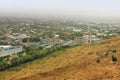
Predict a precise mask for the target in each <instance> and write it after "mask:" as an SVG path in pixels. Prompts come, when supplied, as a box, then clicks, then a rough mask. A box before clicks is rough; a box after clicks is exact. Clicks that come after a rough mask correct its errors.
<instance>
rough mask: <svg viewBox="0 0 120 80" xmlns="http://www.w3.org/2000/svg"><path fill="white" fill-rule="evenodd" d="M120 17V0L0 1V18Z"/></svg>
mask: <svg viewBox="0 0 120 80" xmlns="http://www.w3.org/2000/svg"><path fill="white" fill-rule="evenodd" d="M43 15H49V16H50V15H52V16H53V15H57V16H60V15H61V16H62V15H65V16H66V15H68V16H100V17H101V16H103V17H109V16H111V17H120V0H0V16H43Z"/></svg>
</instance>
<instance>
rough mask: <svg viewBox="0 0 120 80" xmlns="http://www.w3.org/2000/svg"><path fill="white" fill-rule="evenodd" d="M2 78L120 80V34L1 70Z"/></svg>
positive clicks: (7, 79)
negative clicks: (102, 41)
mask: <svg viewBox="0 0 120 80" xmlns="http://www.w3.org/2000/svg"><path fill="white" fill-rule="evenodd" d="M112 55H114V56H115V58H116V59H117V61H112V59H111V58H112V57H111V56H112ZM0 80H120V38H119V37H118V38H113V39H110V40H107V41H106V42H105V43H102V44H96V45H87V46H77V47H73V48H69V49H65V50H61V51H57V52H55V53H53V54H52V55H51V56H49V57H46V58H44V59H39V60H35V61H33V62H29V63H26V64H23V65H20V66H18V67H14V68H11V69H8V70H5V71H2V72H0Z"/></svg>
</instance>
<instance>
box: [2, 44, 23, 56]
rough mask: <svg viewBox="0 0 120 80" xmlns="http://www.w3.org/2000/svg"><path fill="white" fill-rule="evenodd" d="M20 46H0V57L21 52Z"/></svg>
mask: <svg viewBox="0 0 120 80" xmlns="http://www.w3.org/2000/svg"><path fill="white" fill-rule="evenodd" d="M22 50H23V49H22V46H10V45H7V46H5V45H2V46H0V57H2V56H7V55H12V54H17V53H20V52H22Z"/></svg>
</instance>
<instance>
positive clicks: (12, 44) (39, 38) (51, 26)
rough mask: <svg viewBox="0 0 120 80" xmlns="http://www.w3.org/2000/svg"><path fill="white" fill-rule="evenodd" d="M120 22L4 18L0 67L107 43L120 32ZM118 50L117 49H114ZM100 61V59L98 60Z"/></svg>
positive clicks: (8, 66) (1, 33) (0, 32)
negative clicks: (64, 50) (69, 49)
mask: <svg viewBox="0 0 120 80" xmlns="http://www.w3.org/2000/svg"><path fill="white" fill-rule="evenodd" d="M119 29H120V24H117V23H116V24H109V23H95V22H85V21H80V20H68V19H34V18H1V19H0V35H1V36H0V70H4V69H7V68H10V67H13V66H16V65H20V64H22V63H26V62H30V61H33V60H35V59H38V58H42V57H45V56H47V55H49V54H50V53H53V52H55V51H58V50H61V49H65V48H68V47H73V46H86V45H94V44H96V43H98V44H99V43H104V42H105V41H106V40H107V39H110V38H114V37H118V36H119V35H120V30H119ZM114 52H115V51H114ZM112 59H113V60H115V58H114V56H112ZM97 62H98V63H99V60H98V61H97Z"/></svg>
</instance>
